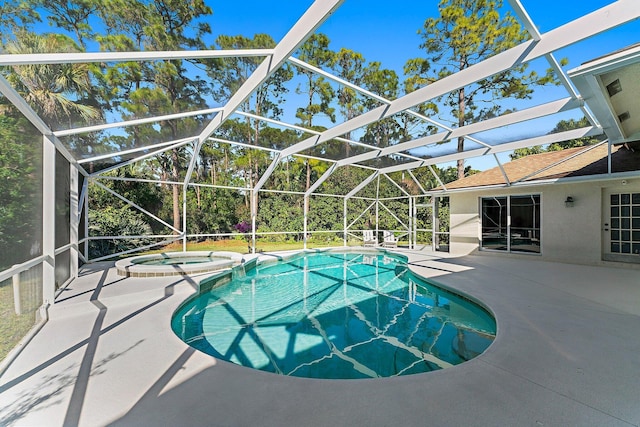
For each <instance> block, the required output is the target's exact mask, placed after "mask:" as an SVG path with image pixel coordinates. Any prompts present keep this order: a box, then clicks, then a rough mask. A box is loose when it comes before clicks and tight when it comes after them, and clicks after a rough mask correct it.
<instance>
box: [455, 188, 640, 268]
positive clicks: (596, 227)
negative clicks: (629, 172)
mask: <svg viewBox="0 0 640 427" xmlns="http://www.w3.org/2000/svg"><path fill="white" fill-rule="evenodd" d="M624 182H625V184H623V179H622V178H620V179H611V180H603V181H588V182H581V183H554V184H542V185H531V186H526V187H524V186H519V187H515V188H514V187H510V188H492V189H484V190H483V189H476V190H473V191H468V192H466V191H465V192H453V193H450V195H449V196H450V203H451V207H450V211H451V218H450V232H451V236H450V241H451V244H450V251H451V253H453V254H456V255H465V254H469V253H473V252H476V251H478V250H480V251H481V252H482V253H487V254H495V253H496V252H493V251H485V250H481V249H480V248H479V245H480V237H481V232H480V227H481V222H480V212H479V211H480V199H481V198H482V197H491V196H507V195H529V194H540V196H541V224H542V226H541V253H540V254H516V253H514V254H513V256H528V257H537V258H540V259H543V260H546V261H564V262H574V263H580V264H600V263H602V262H603V261H602V252H603V250H602V248H603V241H604V237H605V235H604V232H603V222H604V221H603V215H604V214H605V213H606V212H607V209H608V204H607V203H608V199H607V198H606V197H605V195H606V194H607V191H613V192H615V191H618V192H640V177H639V178H631V179H630V178H626V179H624ZM567 196H572V197H573V199H574V205H573V207H566V206H565V203H564V201H565V200H566V198H567ZM607 197H608V196H607ZM501 253H503V252H501Z"/></svg>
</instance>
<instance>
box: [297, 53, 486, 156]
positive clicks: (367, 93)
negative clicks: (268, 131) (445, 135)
mask: <svg viewBox="0 0 640 427" xmlns="http://www.w3.org/2000/svg"><path fill="white" fill-rule="evenodd" d="M289 62H292V63H294V64H295V65H297V66H299V67H300V68H304V69H306V70H308V71H311V72H312V73H315V74H318V75H321V76H323V77H325V78H327V79H329V80H333V81H334V82H336V83H338V84H341V85H343V86H345V87H348V88H350V89H353V90H354V91H356V92H359V93H361V94H362V95H365V96H368V97H369V98H372V99H375V100H376V101H379V102H381V103H383V104H386V105H389V104H391V102H393V101H390V100H388V99H387V98H384V97H382V96H380V95H378V94H376V93H373V92H371V91H368V90H366V89H363V88H361V87H360V86H358V85H355V84H353V83H351V82H348V81H346V80H344V79H342V78H340V77H337V76H334V75H333V74H331V73H328V72H326V71H324V70H323V69H321V68H318V67H314V66H313V65H310V64H307V63H306V62H304V61H301V60H300V59H298V58H295V57H293V56H292V57H290V58H289ZM405 112H406V113H407V114H408V115H410V116H413V117H416V118H418V119H420V120H424V121H425V122H427V123H431V124H432V125H434V126H437V127H439V128H442V129H445V130H453V128H451V127H449V126H447V125H445V124H444V123H440V122H439V121H437V120H434V119H432V118H430V117H427V116H425V115H423V114H420V113H418V112H416V111H413V110H405ZM335 139H337V138H335ZM467 139H469V140H470V141H473V142H476V143H478V144H480V145H484V146H487V147H488V146H489V144H486V143H484V142H482V141H480V140H479V139H477V138H475V137H467Z"/></svg>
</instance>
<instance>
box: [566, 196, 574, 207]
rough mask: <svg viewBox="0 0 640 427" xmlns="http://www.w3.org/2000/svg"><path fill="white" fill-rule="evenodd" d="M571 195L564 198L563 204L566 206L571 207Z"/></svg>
mask: <svg viewBox="0 0 640 427" xmlns="http://www.w3.org/2000/svg"><path fill="white" fill-rule="evenodd" d="M573 202H574V200H573V197H572V196H567V198H566V200H565V201H564V206H565V207H567V208H572V207H573Z"/></svg>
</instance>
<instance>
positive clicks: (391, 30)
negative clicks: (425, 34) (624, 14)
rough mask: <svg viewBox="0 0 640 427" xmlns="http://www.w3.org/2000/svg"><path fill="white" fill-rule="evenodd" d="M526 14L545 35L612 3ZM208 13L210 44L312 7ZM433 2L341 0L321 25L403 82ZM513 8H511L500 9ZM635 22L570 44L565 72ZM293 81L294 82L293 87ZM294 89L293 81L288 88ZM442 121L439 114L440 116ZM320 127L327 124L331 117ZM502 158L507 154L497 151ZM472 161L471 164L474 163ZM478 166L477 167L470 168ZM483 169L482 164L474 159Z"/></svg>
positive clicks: (287, 22)
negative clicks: (407, 65)
mask: <svg viewBox="0 0 640 427" xmlns="http://www.w3.org/2000/svg"><path fill="white" fill-rule="evenodd" d="M521 2H522V4H523V5H524V7H525V8H526V10H527V12H528V13H529V15H530V16H531V18H532V19H533V21H534V23H535V24H536V25H537V27H538V28H539V30H540V31H541V32H542V33H545V32H547V31H549V30H552V29H554V28H556V27H558V26H560V25H562V24H565V23H567V22H569V21H571V20H573V19H575V18H577V17H579V16H581V15H584V14H587V13H590V12H592V11H595V10H597V9H599V8H601V7H603V6H605V5H607V4H609V3H611V1H608V0H582V1H580V2H575V1H569V2H563V1H557V0H554V1H551V0H521ZM208 4H209V6H210V7H211V8H212V9H213V16H211V17H210V18H209V19H208V22H209V24H210V25H211V28H212V30H213V34H212V35H211V36H210V37H209V39H208V40H207V44H209V45H212V44H213V42H214V40H215V38H216V37H217V36H218V35H220V34H225V35H238V34H242V35H244V36H247V37H251V36H253V35H254V34H256V33H267V34H269V35H271V36H272V37H273V38H274V39H275V40H276V41H278V40H280V39H281V38H282V37H283V36H284V35H285V34H286V32H287V31H288V30H289V29H290V28H291V27H292V26H293V25H294V23H295V22H296V21H297V19H298V18H299V17H300V16H301V15H302V14H303V13H304V11H305V10H306V9H307V8H308V7H309V6H310V5H311V4H312V1H311V0H281V1H268V2H267V1H264V0H244V1H242V2H230V1H219V0H215V1H214V0H208ZM437 4H438V2H437V1H435V0H422V1H415V0H394V1H393V2H389V1H381V0H346V1H345V2H344V3H343V5H342V6H341V7H340V8H339V9H338V10H337V11H336V12H335V13H334V14H333V15H332V16H331V17H329V18H328V19H327V21H326V22H325V23H324V24H323V25H322V26H321V27H320V28H319V29H318V32H322V33H325V34H327V35H328V37H329V38H330V40H331V45H330V48H331V49H332V50H334V51H338V50H339V49H340V48H342V47H346V48H349V49H352V50H354V51H356V52H360V53H362V54H363V56H364V58H365V59H366V60H367V61H379V62H380V63H381V64H382V68H389V69H393V70H395V71H396V72H397V73H398V75H399V76H400V79H401V80H402V73H403V71H402V70H403V66H404V64H405V62H406V61H407V60H408V59H410V58H414V57H419V56H422V55H423V53H422V52H421V50H420V48H419V45H420V43H421V39H420V36H419V35H418V34H417V31H418V30H419V29H420V28H421V27H422V25H423V23H424V20H425V19H426V18H428V17H435V16H437V15H438V9H437ZM504 9H505V10H510V7H509V5H508V4H507V5H506V6H504ZM639 35H640V22H634V23H631V24H627V25H625V26H623V27H621V28H618V29H615V30H612V31H611V32H608V33H606V34H603V35H599V36H596V37H594V38H591V39H589V40H586V41H584V42H581V43H579V44H576V45H573V46H570V47H568V48H566V49H564V50H562V51H560V52H558V53H557V54H556V57H557V58H558V59H560V58H567V59H568V60H569V64H568V65H567V66H566V67H565V70H570V69H572V68H575V67H577V66H579V65H580V64H582V63H583V62H585V61H588V60H590V59H593V58H596V57H599V56H602V55H605V54H607V53H610V52H612V51H615V50H617V49H620V48H623V47H625V46H629V45H631V44H634V43H637V42H638V41H640V40H639V39H640V37H639ZM530 67H531V68H533V69H536V70H537V71H539V72H540V73H543V72H544V70H545V69H546V68H547V67H548V64H547V63H546V62H545V61H544V60H537V61H536V62H534V63H532V64H530ZM292 85H293V84H292ZM293 86H294V85H293ZM566 96H567V94H566V92H565V91H564V89H563V88H561V87H545V88H540V89H537V90H536V93H535V96H534V100H532V101H528V102H524V103H523V102H521V103H512V102H511V101H507V102H505V103H504V105H503V106H504V107H505V108H518V109H523V108H527V107H528V106H533V105H538V104H541V103H544V102H548V101H552V100H556V99H560V98H563V97H566ZM289 98H290V100H291V101H290V102H292V103H295V102H296V95H295V88H294V87H293V88H292V90H290V92H289ZM294 114H295V107H294V108H290V109H289V111H288V112H287V113H285V115H284V116H283V119H285V120H286V121H290V122H296V121H297V119H295V117H294ZM581 116H582V114H581V112H580V111H575V112H571V113H564V114H563V115H559V116H553V117H549V118H548V119H545V120H542V121H538V122H535V123H526V124H523V125H518V126H513V127H512V129H510V130H509V132H505V130H500V131H497V132H493V133H489V134H487V135H483V137H486V138H489V140H487V142H505V141H507V140H513V139H514V138H516V139H518V138H526V137H529V136H536V135H540V134H541V133H546V132H548V130H551V128H553V126H554V125H555V124H556V123H557V122H558V121H559V120H561V119H568V118H579V117H581ZM443 119H444V117H443ZM319 124H324V125H326V126H332V124H331V123H329V122H328V121H327V122H326V123H319ZM502 158H506V155H502ZM471 163H472V165H473V164H474V161H471ZM474 167H475V166H474ZM478 167H482V168H484V165H480V164H478Z"/></svg>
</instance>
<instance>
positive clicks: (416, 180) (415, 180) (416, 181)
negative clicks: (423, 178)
mask: <svg viewBox="0 0 640 427" xmlns="http://www.w3.org/2000/svg"><path fill="white" fill-rule="evenodd" d="M407 172H408V173H409V176H410V177H411V179H413V182H415V183H416V185H417V186H418V187H419V188H420V191H422V194H425V193H426V192H427V190H425V189H424V187H423V186H422V184H420V181H418V179H417V178H416V177H415V175H414V174H413V172H411V170H410V169H407Z"/></svg>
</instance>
